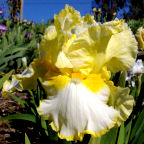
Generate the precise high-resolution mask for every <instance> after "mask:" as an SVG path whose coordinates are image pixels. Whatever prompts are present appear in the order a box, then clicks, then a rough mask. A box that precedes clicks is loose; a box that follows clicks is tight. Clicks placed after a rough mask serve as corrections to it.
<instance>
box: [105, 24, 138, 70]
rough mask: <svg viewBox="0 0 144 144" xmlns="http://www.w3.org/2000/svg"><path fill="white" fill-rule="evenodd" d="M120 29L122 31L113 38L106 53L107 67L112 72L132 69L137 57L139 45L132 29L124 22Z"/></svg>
mask: <svg viewBox="0 0 144 144" xmlns="http://www.w3.org/2000/svg"><path fill="white" fill-rule="evenodd" d="M119 27H121V28H122V31H120V32H119V33H116V34H114V35H112V36H111V38H110V40H109V42H108V44H107V48H106V51H105V54H106V57H105V61H106V64H105V65H106V66H107V68H108V69H109V70H110V71H112V72H117V71H120V70H127V69H129V68H131V67H132V66H133V63H134V61H135V58H136V55H137V43H136V40H135V38H134V36H133V34H132V32H131V30H130V28H128V26H127V24H126V23H124V22H123V23H121V25H120V26H119Z"/></svg>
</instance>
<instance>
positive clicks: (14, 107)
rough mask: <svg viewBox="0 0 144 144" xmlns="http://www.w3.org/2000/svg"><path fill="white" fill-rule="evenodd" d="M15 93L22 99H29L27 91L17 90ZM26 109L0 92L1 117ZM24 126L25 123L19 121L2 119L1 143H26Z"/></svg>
mask: <svg viewBox="0 0 144 144" xmlns="http://www.w3.org/2000/svg"><path fill="white" fill-rule="evenodd" d="M14 94H15V95H16V96H18V97H19V98H21V99H22V100H26V99H27V94H26V93H20V92H15V93H14ZM24 111H25V109H24V108H23V107H22V106H21V105H20V104H19V103H18V102H17V101H15V100H14V99H12V98H11V97H10V96H9V97H8V98H4V97H3V96H2V95H1V94H0V118H1V117H5V116H8V115H11V114H16V113H20V112H24ZM22 126H23V124H21V123H19V122H18V121H15V122H14V123H7V122H6V121H0V144H22V143H24V131H23V128H22ZM27 128H28V127H27ZM29 128H30V127H29Z"/></svg>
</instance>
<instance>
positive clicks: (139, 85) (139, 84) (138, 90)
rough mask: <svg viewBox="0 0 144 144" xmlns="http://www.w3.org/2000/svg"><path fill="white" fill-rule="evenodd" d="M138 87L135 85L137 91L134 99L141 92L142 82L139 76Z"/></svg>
mask: <svg viewBox="0 0 144 144" xmlns="http://www.w3.org/2000/svg"><path fill="white" fill-rule="evenodd" d="M137 81H138V83H137V84H138V85H137V91H136V99H137V98H138V96H139V94H140V91H141V85H142V81H141V74H140V75H139V76H138V80H137Z"/></svg>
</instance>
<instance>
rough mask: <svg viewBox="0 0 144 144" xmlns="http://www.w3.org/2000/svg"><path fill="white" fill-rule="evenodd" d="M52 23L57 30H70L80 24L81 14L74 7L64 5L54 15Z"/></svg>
mask: <svg viewBox="0 0 144 144" xmlns="http://www.w3.org/2000/svg"><path fill="white" fill-rule="evenodd" d="M54 24H55V26H56V29H57V31H58V32H62V31H70V30H72V29H73V28H74V27H75V25H80V24H81V16H80V13H79V12H78V11H76V10H75V9H74V8H72V7H70V6H68V5H66V6H65V9H64V10H62V11H61V12H60V13H59V15H55V16H54Z"/></svg>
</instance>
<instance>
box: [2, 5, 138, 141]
mask: <svg viewBox="0 0 144 144" xmlns="http://www.w3.org/2000/svg"><path fill="white" fill-rule="evenodd" d="M39 50H40V53H41V56H40V57H38V58H36V59H35V60H34V61H33V62H32V63H31V65H30V66H29V67H28V68H27V69H26V71H25V72H24V73H23V74H18V75H15V76H13V79H14V80H15V82H13V83H12V84H11V85H15V87H16V88H17V89H19V90H25V89H35V88H36V86H37V78H38V77H41V79H42V85H43V87H44V89H45V90H46V92H47V99H45V100H42V101H41V102H40V106H39V107H38V108H37V111H38V113H39V114H40V115H41V116H42V117H43V118H44V119H46V120H51V121H52V122H51V127H52V128H53V129H54V130H56V131H57V132H58V136H59V137H60V138H62V139H66V140H75V139H76V140H80V141H81V140H82V139H83V136H84V134H91V135H92V136H94V137H97V136H101V135H102V134H104V133H106V132H107V131H108V130H109V129H111V128H112V127H114V126H119V125H120V124H121V123H122V122H123V121H125V120H126V119H127V118H128V117H129V115H130V113H131V112H132V108H133V104H134V100H133V97H132V96H130V95H129V89H128V88H121V87H115V86H114V84H113V82H112V81H111V80H110V77H111V73H110V72H118V71H120V70H127V69H129V68H130V67H131V66H133V63H134V61H135V57H136V53H137V44H136V41H135V39H134V36H133V35H132V32H131V30H130V29H129V28H128V26H127V24H126V23H124V21H123V20H120V21H119V20H117V19H116V20H114V21H111V22H106V23H104V24H101V23H96V22H95V21H94V19H93V17H92V16H90V15H86V16H85V17H81V16H80V13H79V12H78V11H76V10H74V9H73V8H72V7H70V6H68V5H66V7H65V9H64V10H62V11H61V12H60V13H59V15H55V16H54V25H53V26H49V27H48V28H47V29H46V31H45V34H44V36H43V37H42V41H41V43H40V46H39ZM14 80H13V81H14ZM6 86H8V85H6ZM4 88H5V86H4ZM3 90H4V89H3ZM7 91H8V87H7Z"/></svg>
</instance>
